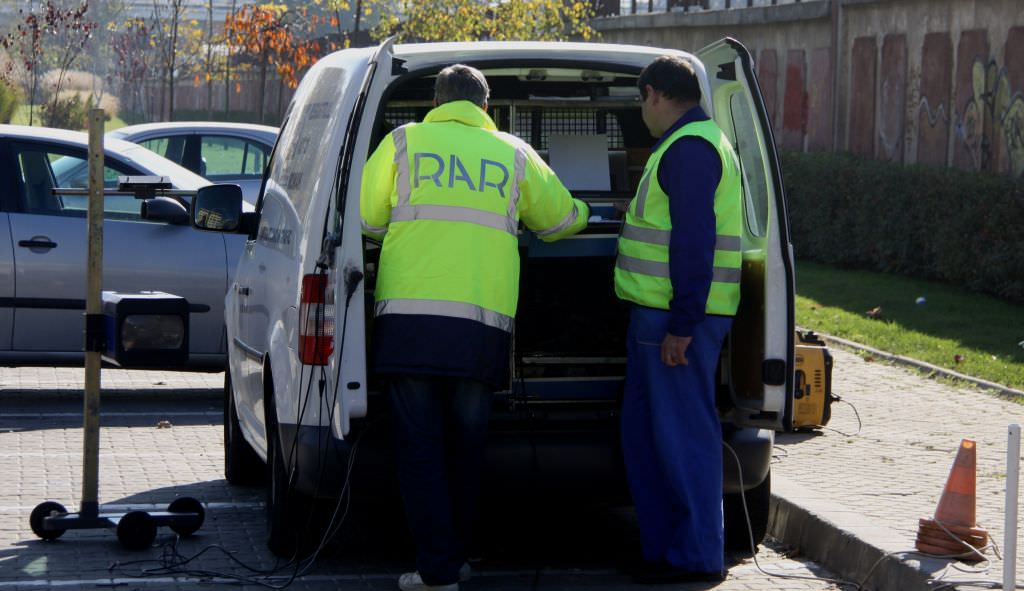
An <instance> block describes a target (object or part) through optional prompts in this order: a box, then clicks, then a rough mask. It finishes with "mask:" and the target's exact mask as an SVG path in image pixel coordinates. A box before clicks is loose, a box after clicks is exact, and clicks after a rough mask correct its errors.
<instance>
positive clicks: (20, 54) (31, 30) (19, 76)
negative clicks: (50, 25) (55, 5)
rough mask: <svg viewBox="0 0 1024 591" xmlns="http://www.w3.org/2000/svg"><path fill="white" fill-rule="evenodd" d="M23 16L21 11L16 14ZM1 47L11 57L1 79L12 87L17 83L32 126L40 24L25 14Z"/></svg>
mask: <svg viewBox="0 0 1024 591" xmlns="http://www.w3.org/2000/svg"><path fill="white" fill-rule="evenodd" d="M18 12H19V13H21V14H24V12H22V11H20V10H19V11H18ZM0 45H2V46H3V48H4V50H6V51H7V52H8V53H14V54H16V55H12V56H11V60H10V61H9V62H8V63H7V67H6V68H5V69H4V73H3V77H4V79H5V80H6V81H8V83H10V84H12V85H14V84H16V83H17V81H19V80H20V82H21V84H22V86H24V88H25V96H26V97H27V98H28V124H29V125H32V123H33V116H34V111H35V108H34V107H35V104H36V98H37V92H38V90H39V78H40V76H41V74H42V72H40V70H41V69H42V59H43V23H42V22H41V21H40V19H39V17H38V16H36V15H35V14H27V15H25V17H24V18H23V19H22V21H21V22H20V23H18V26H17V27H16V28H15V30H14V31H13V32H11V33H8V34H7V36H5V37H4V38H3V40H2V41H0Z"/></svg>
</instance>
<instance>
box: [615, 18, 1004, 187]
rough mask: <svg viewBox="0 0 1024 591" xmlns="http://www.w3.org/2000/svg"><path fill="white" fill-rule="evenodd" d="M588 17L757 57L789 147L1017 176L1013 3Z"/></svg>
mask: <svg viewBox="0 0 1024 591" xmlns="http://www.w3.org/2000/svg"><path fill="white" fill-rule="evenodd" d="M756 4H758V3H756V2H754V3H752V4H751V6H754V7H751V8H738V9H731V10H717V11H716V10H712V11H704V12H697V13H693V12H686V13H681V12H673V13H667V14H652V15H633V16H619V17H610V18H604V19H598V20H597V21H595V26H596V28H598V29H599V30H600V31H601V33H602V37H603V39H602V40H604V41H610V42H621V43H636V44H642V45H654V46H662V47H674V48H680V49H686V50H690V51H693V50H696V49H698V48H700V47H702V46H704V45H706V44H708V43H710V42H712V41H714V40H717V39H719V38H721V37H724V36H732V37H735V38H737V39H739V40H740V41H741V42H743V43H744V44H745V45H746V46H747V47H748V49H750V50H751V54H752V55H753V56H754V59H755V63H756V68H757V73H758V77H759V79H760V84H761V87H762V93H763V94H764V96H765V99H766V102H767V103H768V105H767V106H768V110H769V113H771V116H772V122H773V126H774V128H775V136H776V140H777V141H778V143H779V144H780V145H781V146H782V147H783V148H786V149H797V150H831V149H836V150H846V151H851V152H855V153H858V154H862V155H866V156H871V157H874V158H878V159H882V160H888V161H892V162H904V163H917V162H920V163H925V164H933V165H949V166H958V167H961V168H965V169H971V170H986V171H991V172H998V173H1008V174H1012V175H1013V176H1021V175H1024V2H1022V0H811V1H804V2H799V3H796V4H785V5H781V4H779V5H773V6H756Z"/></svg>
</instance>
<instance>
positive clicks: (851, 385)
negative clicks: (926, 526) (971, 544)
mask: <svg viewBox="0 0 1024 591" xmlns="http://www.w3.org/2000/svg"><path fill="white" fill-rule="evenodd" d="M832 352H833V354H834V356H835V368H834V373H833V390H834V391H835V393H836V394H837V395H839V396H842V397H843V398H844V399H845V400H847V401H849V402H850V403H852V404H853V405H855V406H856V408H857V410H858V411H859V412H860V417H861V419H862V421H863V427H862V428H861V430H860V433H859V434H857V435H853V433H854V432H855V431H856V430H857V420H856V417H855V415H854V413H853V411H852V409H851V408H850V407H849V406H848V405H846V404H843V403H839V404H836V405H834V406H833V410H832V413H833V418H832V421H831V423H830V424H829V426H830V427H832V428H833V429H835V430H824V431H822V432H821V433H820V434H817V435H808V434H785V435H781V436H779V437H778V438H777V439H776V447H777V453H776V458H777V460H776V463H775V465H774V466H773V470H774V474H776V475H777V476H778V477H779V478H780V480H782V479H784V480H785V481H786V482H787V483H788V484H791V485H795V486H794V487H789V488H791V489H796V490H798V491H799V492H797V493H795V494H794V496H795V497H797V498H796V499H795V502H796V503H797V504H799V503H800V499H799V497H800V496H801V495H805V496H806V497H807V498H814V499H827V500H829V501H831V502H834V503H836V504H837V505H839V506H840V507H845V508H849V509H850V510H852V511H855V512H856V513H857V514H859V515H861V516H864V519H865V520H866V522H865V523H863V524H862V525H864V526H867V527H868V528H877V529H878V530H879V531H884V532H887V533H888V534H889V536H888V539H890V540H893V541H894V545H896V546H898V548H888V549H889V550H894V549H911V548H913V545H914V538H915V535H916V533H917V520H918V518H919V517H924V516H930V515H931V514H932V513H933V512H934V510H935V507H936V504H937V503H938V500H939V496H940V495H941V494H942V489H943V486H944V485H945V482H946V479H947V477H948V475H949V470H950V468H951V466H952V464H953V459H954V456H955V453H956V450H957V448H958V446H959V444H960V440H961V439H962V438H972V439H975V440H976V441H977V442H978V448H977V450H978V468H977V494H978V497H977V519H978V522H979V523H980V524H981V525H983V526H984V527H986V528H987V529H988V530H989V532H990V534H991V535H992V536H993V538H994V539H995V540H996V542H998V543H999V544H1000V545H1001V544H1002V541H1003V511H1004V494H1005V472H1006V456H1005V454H1006V442H1007V439H1006V437H1007V435H1006V427H1007V425H1008V424H1009V423H1019V424H1024V401H1019V402H1013V401H1008V400H1004V399H1000V398H998V397H996V396H994V395H992V394H990V393H985V392H981V391H977V390H975V389H972V388H969V387H955V386H951V385H948V384H944V383H942V382H939V381H936V380H931V379H927V378H925V377H923V376H921V375H920V374H918V373H916V372H914V371H911V370H907V369H904V368H900V367H895V366H891V365H887V364H883V363H879V362H871V361H866V360H865V359H863V358H862V357H861V356H859V355H857V354H854V353H850V352H847V351H842V350H836V349H834V348H833V349H832ZM839 431H842V432H844V433H847V434H849V435H843V434H841V433H839ZM1001 572H1002V563H1001V562H1000V561H999V560H998V559H995V558H994V557H993V562H992V564H991V573H990V574H989V575H988V576H987V578H990V579H997V580H998V579H1000V577H1001ZM951 576H952V575H951ZM958 577H964V575H958ZM1017 577H1018V580H1020V579H1021V578H1024V564H1022V561H1020V560H1018V569H1017ZM966 578H971V579H978V578H986V577H979V575H970V576H969V577H966Z"/></svg>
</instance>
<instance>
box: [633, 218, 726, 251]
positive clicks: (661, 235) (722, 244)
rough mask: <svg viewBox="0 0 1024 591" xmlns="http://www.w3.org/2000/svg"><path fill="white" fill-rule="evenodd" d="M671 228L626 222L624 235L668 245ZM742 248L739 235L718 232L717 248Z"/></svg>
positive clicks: (723, 249) (646, 241) (649, 242)
mask: <svg viewBox="0 0 1024 591" xmlns="http://www.w3.org/2000/svg"><path fill="white" fill-rule="evenodd" d="M671 235H672V231H671V230H659V229H657V228H641V227H640V226H634V225H632V224H624V225H623V228H622V237H623V238H625V239H627V240H635V241H636V242H644V243H647V244H658V245H661V246H668V245H669V239H670V238H671ZM741 248H742V240H741V239H740V237H739V236H725V235H723V234H718V235H717V236H716V237H715V250H721V251H726V252H739V251H740V249H741Z"/></svg>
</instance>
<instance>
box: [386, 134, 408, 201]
mask: <svg viewBox="0 0 1024 591" xmlns="http://www.w3.org/2000/svg"><path fill="white" fill-rule="evenodd" d="M391 138H392V140H394V143H395V166H396V167H397V168H398V172H397V174H396V175H395V187H396V190H397V191H398V206H399V207H402V206H403V205H409V198H410V197H411V196H412V189H411V185H410V184H409V155H408V154H407V153H406V152H407V151H408V149H407V145H408V143H407V140H406V139H405V126H404V125H403V126H402V127H399V128H398V129H396V130H394V131H393V132H391Z"/></svg>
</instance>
